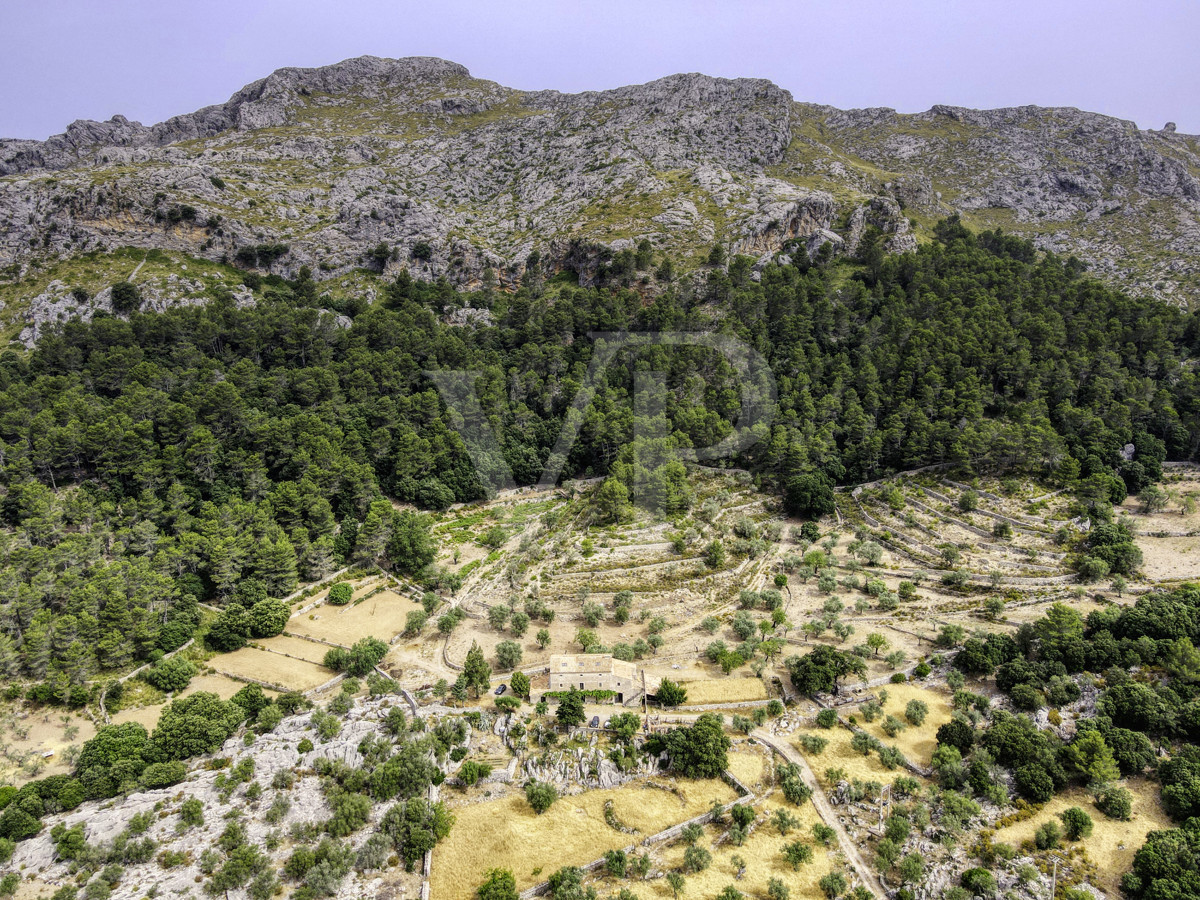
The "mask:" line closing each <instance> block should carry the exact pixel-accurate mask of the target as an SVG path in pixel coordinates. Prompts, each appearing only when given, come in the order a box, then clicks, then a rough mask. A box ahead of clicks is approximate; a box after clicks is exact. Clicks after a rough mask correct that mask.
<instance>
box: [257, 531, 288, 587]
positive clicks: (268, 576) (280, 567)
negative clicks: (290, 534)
mask: <svg viewBox="0 0 1200 900" xmlns="http://www.w3.org/2000/svg"><path fill="white" fill-rule="evenodd" d="M258 577H259V578H261V579H262V580H263V583H264V584H265V585H266V586H267V594H268V595H269V596H271V597H285V596H287V595H288V594H290V593H291V592H292V591H294V590H295V589H296V581H297V576H296V551H295V550H294V549H292V542H291V541H289V540H288V539H287V538H286V537H280V538H279V539H278V540H276V541H270V542H268V543H265V544H263V545H262V549H261V551H260V553H259V557H258Z"/></svg>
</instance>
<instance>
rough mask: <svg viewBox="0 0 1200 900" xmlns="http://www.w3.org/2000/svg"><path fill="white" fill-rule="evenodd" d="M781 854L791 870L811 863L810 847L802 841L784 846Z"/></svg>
mask: <svg viewBox="0 0 1200 900" xmlns="http://www.w3.org/2000/svg"><path fill="white" fill-rule="evenodd" d="M782 853H783V858H784V859H786V860H787V861H788V864H789V865H790V866H791V867H792V869H793V870H795V869H799V868H800V867H801V866H803V865H806V864H808V863H810V862H812V858H813V849H812V847H811V846H810V845H809V844H806V843H804V842H803V841H793V842H792V843H790V844H784V846H783V850H782Z"/></svg>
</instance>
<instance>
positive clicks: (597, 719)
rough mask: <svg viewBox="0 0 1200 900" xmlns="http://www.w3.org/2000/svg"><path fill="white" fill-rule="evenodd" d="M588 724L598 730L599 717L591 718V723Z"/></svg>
mask: <svg viewBox="0 0 1200 900" xmlns="http://www.w3.org/2000/svg"><path fill="white" fill-rule="evenodd" d="M590 724H591V726H592V727H593V728H599V727H600V717H599V716H592V721H591V723H590Z"/></svg>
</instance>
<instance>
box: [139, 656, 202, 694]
mask: <svg viewBox="0 0 1200 900" xmlns="http://www.w3.org/2000/svg"><path fill="white" fill-rule="evenodd" d="M195 674H196V666H195V665H194V664H193V663H192V662H191V661H190V660H186V659H184V658H183V657H182V656H172V657H171V658H170V659H163V660H159V661H158V662H156V663H155V664H154V665H153V666H151V667H150V668H149V669H147V670H146V671H145V672H143V673H142V678H144V679H145V680H146V681H147V682H148V683H149V684H151V685H153V686H154V687H156V688H158V689H159V690H160V691H162V692H163V693H165V694H173V693H175V692H177V691H182V690H183V689H184V688H185V687H187V686H188V683H189V682H190V681H191V680H192V677H193V676H194V675H195Z"/></svg>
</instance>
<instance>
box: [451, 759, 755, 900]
mask: <svg viewBox="0 0 1200 900" xmlns="http://www.w3.org/2000/svg"><path fill="white" fill-rule="evenodd" d="M677 787H678V789H679V791H680V793H681V794H682V797H680V796H677V795H676V794H674V793H671V792H669V791H666V790H661V789H659V788H655V787H650V786H648V785H647V784H646V783H645V782H643V783H640V784H632V785H626V786H624V787H622V788H620V789H612V790H600V791H588V792H586V793H583V794H577V795H575V796H571V797H563V798H562V799H560V800H559V801H558V802H557V803H555V804H554V806H552V807H551V808H550V809H549V810H548V811H547V812H545V813H543V814H542V815H541V816H539V815H537V814H536V813H534V811H533V810H532V809H531V808H530V807H529V804H528V803H526V802H525V798H524V797H522V796H518V795H514V796H511V797H506V798H504V799H502V800H493V801H490V802H487V803H477V804H473V805H470V806H465V807H460V808H458V809H455V810H454V815H455V816H456V817H457V821H456V822H455V825H454V829H453V830H452V831H451V832H450V836H449V837H448V838H446V840H445V841H443V842H442V843H440V844H439V845H438V847H437V849H436V850H435V851H434V853H433V875H432V878H431V887H432V889H433V896H435V897H438V898H439V900H468V898H470V897H472V896H473V894H474V891H475V888H476V887H477V886H478V885H479V883H480V881H482V880H483V875H484V873H485V872H487V870H488V869H491V868H495V867H497V866H501V867H511V868H512V869H513V875H514V876H515V877H516V880H517V889H518V890H524V889H525V888H527V887H530V886H532V885H534V884H536V883H537V882H539V881H541V880H543V879H544V878H546V877H548V876H549V875H550V874H551V873H553V872H554V871H556V870H557V869H559V868H560V867H562V866H568V865H581V864H583V863H588V862H591V861H592V860H593V859H596V858H598V857H599V856H602V855H603V854H604V851H606V850H614V849H617V848H620V847H626V846H628V845H629V844H632V843H634V842H635V841H637V840H641V839H642V838H644V837H646V836H648V835H651V834H654V833H655V832H658V831H661V830H663V829H664V828H669V827H670V826H671V825H673V824H675V823H677V822H682V821H684V820H686V819H690V818H691V817H692V816H696V815H699V814H700V813H702V812H704V811H705V810H706V809H708V807H709V806H710V805H711V803H712V801H713V800H714V799H717V800H720V801H721V802H722V803H727V802H729V801H730V800H732V799H734V796H735V794H734V792H733V790H732V789H731V788H730V787H729V786H728V785H726V784H725V783H724V782H722V781H717V780H706V781H680V782H678V783H677ZM608 800H611V801H612V802H613V813H614V814H615V815H616V817H617V818H618V819H619V820H620V821H622V822H624V823H625V824H626V825H628V826H630V827H632V828H636V829H638V831H639V832H640V834H639V835H629V834H622V833H621V832H619V831H615V830H614V829H612V828H610V827H609V826H608V824H606V823H605V821H604V804H605V802H606V801H608ZM539 869H540V870H541V872H540V874H538V875H535V874H533V873H534V872H535V871H537V870H539Z"/></svg>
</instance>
